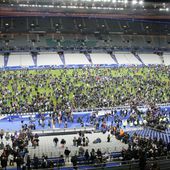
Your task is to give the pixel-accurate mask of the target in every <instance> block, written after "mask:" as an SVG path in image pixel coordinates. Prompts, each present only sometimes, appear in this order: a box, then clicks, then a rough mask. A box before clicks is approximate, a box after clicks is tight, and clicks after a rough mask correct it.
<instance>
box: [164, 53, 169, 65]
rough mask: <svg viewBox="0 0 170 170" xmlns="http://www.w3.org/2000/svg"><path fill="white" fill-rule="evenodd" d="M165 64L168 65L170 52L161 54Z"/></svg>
mask: <svg viewBox="0 0 170 170" xmlns="http://www.w3.org/2000/svg"><path fill="white" fill-rule="evenodd" d="M163 58H164V63H165V65H170V54H169V53H164V55H163Z"/></svg>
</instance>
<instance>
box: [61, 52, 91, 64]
mask: <svg viewBox="0 0 170 170" xmlns="http://www.w3.org/2000/svg"><path fill="white" fill-rule="evenodd" d="M64 56H65V62H66V65H76V64H77V65H83V64H90V63H89V61H88V60H87V58H86V56H85V55H84V54H81V53H65V54H64Z"/></svg>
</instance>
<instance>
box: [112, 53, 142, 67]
mask: <svg viewBox="0 0 170 170" xmlns="http://www.w3.org/2000/svg"><path fill="white" fill-rule="evenodd" d="M115 57H116V59H117V61H118V63H119V64H127V65H129V64H130V65H131V64H135V65H139V64H141V62H140V61H139V60H138V59H137V58H136V57H135V56H134V55H133V54H132V53H127V52H116V53H115Z"/></svg>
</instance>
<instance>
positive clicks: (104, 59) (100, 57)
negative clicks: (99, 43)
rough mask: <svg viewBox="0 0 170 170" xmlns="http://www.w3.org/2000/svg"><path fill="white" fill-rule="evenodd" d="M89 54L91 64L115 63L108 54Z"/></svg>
mask: <svg viewBox="0 0 170 170" xmlns="http://www.w3.org/2000/svg"><path fill="white" fill-rule="evenodd" d="M90 56H91V59H92V63H93V64H116V63H115V61H114V60H113V59H112V57H111V56H110V54H105V53H92V54H90Z"/></svg>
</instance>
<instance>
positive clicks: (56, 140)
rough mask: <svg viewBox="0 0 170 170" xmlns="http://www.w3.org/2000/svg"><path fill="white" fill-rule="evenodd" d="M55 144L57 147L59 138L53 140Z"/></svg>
mask: <svg viewBox="0 0 170 170" xmlns="http://www.w3.org/2000/svg"><path fill="white" fill-rule="evenodd" d="M53 142H54V144H55V146H57V143H58V138H57V137H55V138H54V139H53Z"/></svg>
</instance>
